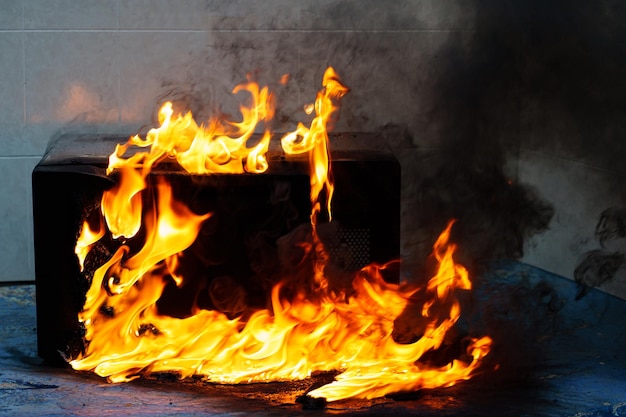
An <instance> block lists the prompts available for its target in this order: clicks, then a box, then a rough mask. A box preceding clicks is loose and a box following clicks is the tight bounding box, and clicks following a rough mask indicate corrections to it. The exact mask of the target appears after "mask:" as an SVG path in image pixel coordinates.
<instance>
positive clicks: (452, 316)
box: [70, 68, 491, 401]
mask: <svg viewBox="0 0 626 417" xmlns="http://www.w3.org/2000/svg"><path fill="white" fill-rule="evenodd" d="M285 81H286V79H285ZM239 91H247V92H249V93H250V95H251V96H252V101H251V104H250V106H248V107H241V109H240V110H241V114H242V121H241V122H236V123H235V122H226V121H222V120H219V119H212V120H211V121H210V122H209V123H208V125H207V126H208V127H203V126H198V125H197V124H196V123H195V121H193V119H192V117H191V114H190V113H187V114H186V115H184V116H174V112H173V109H172V105H171V104H170V103H166V104H165V105H164V106H163V107H162V109H161V111H160V114H159V122H160V123H161V126H160V127H158V128H156V129H152V130H150V131H149V132H148V134H147V136H146V138H145V139H142V138H140V137H139V136H133V137H132V138H130V139H129V141H128V142H127V143H126V144H124V145H118V146H117V147H116V150H115V152H114V153H113V154H112V155H111V157H110V160H109V168H108V173H112V172H114V171H115V172H116V173H117V174H118V175H119V178H118V181H117V184H116V185H115V186H114V187H113V188H111V189H110V190H107V191H106V192H105V193H104V194H103V198H102V204H101V206H102V214H103V219H104V220H103V223H104V224H106V229H107V230H108V232H109V233H110V234H111V236H112V237H113V238H119V237H124V238H126V239H131V238H133V237H135V239H137V237H136V236H137V235H138V231H139V230H143V233H142V234H141V235H142V237H141V239H143V242H142V243H143V246H141V248H140V249H139V250H135V251H133V250H131V248H130V246H129V245H128V244H127V243H126V241H122V242H120V246H119V247H118V249H117V250H116V252H115V253H114V254H113V256H112V257H111V258H110V259H109V260H108V261H106V262H104V264H103V265H101V266H100V267H99V268H97V269H96V271H95V272H94V274H93V279H92V282H91V285H90V288H89V290H88V291H87V294H86V301H85V304H84V307H83V310H82V311H81V313H80V314H79V320H80V322H81V323H82V324H83V325H84V327H85V331H86V334H85V340H86V341H87V343H86V346H85V351H84V353H82V354H81V355H79V357H77V358H75V359H74V360H71V361H70V364H71V366H72V367H73V368H74V369H77V370H93V371H94V372H96V373H97V374H98V375H101V376H104V377H107V378H108V379H109V380H110V381H112V382H123V381H129V380H132V379H135V378H137V377H139V376H140V375H142V374H148V373H151V372H162V371H168V372H177V373H178V374H179V375H180V376H181V377H188V376H192V375H199V376H202V377H203V378H204V379H205V380H207V381H213V382H220V383H242V382H243V383H249V382H260V381H272V380H294V379H303V378H307V377H309V376H310V375H311V374H312V373H313V372H316V371H330V370H338V371H340V372H341V373H340V374H339V375H338V376H337V378H336V381H335V382H333V383H331V384H328V385H325V386H322V387H320V388H318V389H316V390H314V391H312V392H310V393H309V395H311V396H314V397H325V398H327V399H328V400H329V401H335V400H339V399H342V398H374V397H377V396H381V395H385V394H388V393H391V392H397V391H406V390H416V389H420V388H433V387H439V386H450V385H453V384H455V383H457V382H459V381H462V380H465V379H468V378H469V377H470V376H471V374H472V373H473V372H474V370H475V369H476V368H477V367H478V366H479V364H480V362H481V360H482V358H483V357H484V356H485V355H486V354H487V353H488V352H489V348H490V345H491V340H490V339H489V338H487V337H485V338H482V339H475V340H473V341H472V343H471V344H470V347H469V349H468V358H471V359H469V360H467V361H461V360H456V359H455V360H452V361H451V362H450V363H449V364H448V365H446V366H443V367H432V366H428V365H427V364H426V363H422V362H420V359H421V358H422V356H423V355H424V354H425V353H427V352H429V351H432V350H436V349H438V348H439V347H440V346H441V344H442V343H443V341H444V337H445V335H446V332H447V331H448V330H449V329H450V328H451V327H452V326H453V325H454V324H455V323H456V322H457V320H458V318H459V316H460V313H461V311H460V304H459V302H458V301H457V300H456V298H455V297H454V294H455V291H457V290H469V289H470V288H471V282H470V281H469V279H468V274H467V271H466V270H465V268H463V267H462V266H460V265H458V264H455V262H454V259H453V257H454V252H455V249H456V248H455V246H454V244H452V243H449V237H450V231H451V228H452V224H453V222H450V224H449V225H448V227H447V228H446V229H445V230H444V231H443V233H442V234H441V236H440V237H439V239H438V240H437V242H436V243H435V245H434V248H433V255H434V257H435V259H436V260H437V261H438V263H439V267H438V270H437V273H436V274H435V276H434V277H432V278H431V279H430V281H429V282H428V284H427V285H426V286H425V287H424V288H409V287H404V286H400V285H397V284H391V283H387V282H385V280H384V279H383V278H382V273H381V270H382V269H383V268H384V267H381V266H377V265H370V266H368V267H365V268H363V269H362V270H361V271H360V272H359V273H358V274H356V275H355V277H354V280H353V282H352V291H351V292H350V293H349V294H347V293H343V292H341V293H337V292H333V291H330V290H329V288H328V285H327V278H326V276H325V273H326V263H327V258H328V255H327V254H326V251H325V248H324V245H323V244H322V242H321V240H320V239H319V237H318V236H317V231H316V225H317V218H318V214H319V213H320V210H321V208H320V200H321V199H322V197H323V198H324V199H325V201H324V202H325V204H326V210H327V212H328V217H329V218H330V217H331V200H332V195H333V190H334V184H333V181H332V175H331V172H330V159H329V150H328V143H327V142H328V131H329V126H330V124H331V123H332V120H333V117H335V115H336V112H337V109H338V102H339V99H340V98H341V97H342V96H343V95H345V94H346V93H347V92H348V89H347V88H346V87H345V86H343V84H341V82H340V80H339V77H338V76H337V74H336V73H335V72H334V70H333V69H332V68H329V69H327V70H326V72H325V74H324V79H323V89H322V90H321V91H320V92H319V94H318V95H317V99H316V101H315V105H314V110H315V118H314V119H313V121H312V123H311V126H310V127H308V128H307V127H305V126H304V125H303V124H299V125H298V127H297V129H296V131H294V132H292V133H289V134H286V135H284V136H283V137H282V139H281V143H282V146H283V149H284V151H285V152H286V153H287V154H288V155H290V154H298V153H305V152H306V153H308V158H309V163H310V170H311V172H310V183H311V204H312V212H311V217H310V219H311V226H312V232H311V236H310V241H307V242H302V244H301V247H302V248H303V249H304V250H305V251H307V253H309V254H310V256H311V257H312V259H313V260H314V265H313V266H314V270H313V274H314V275H313V278H314V282H315V284H316V285H315V286H314V287H313V288H312V291H304V290H293V288H289V289H287V288H286V285H287V281H285V280H283V281H280V282H279V283H278V284H276V285H275V286H274V287H273V288H272V291H271V297H270V298H271V299H270V300H269V305H270V307H268V308H267V309H260V310H257V311H254V312H250V314H249V315H247V316H245V317H246V319H244V318H243V317H244V316H243V315H242V316H239V317H237V318H234V319H232V318H229V317H227V316H226V315H225V314H223V313H221V312H218V311H213V310H206V309H201V308H199V307H197V306H195V307H194V308H193V309H192V314H191V315H189V316H188V317H183V318H178V317H171V316H168V315H164V314H162V313H161V312H160V311H159V308H158V307H157V302H158V301H159V300H160V298H161V295H162V294H163V291H164V289H165V287H166V286H167V285H168V283H170V282H172V281H173V282H174V283H175V284H176V285H177V286H179V287H180V286H183V285H184V282H185V277H184V276H183V275H181V274H180V273H179V271H178V265H179V260H180V258H181V256H184V255H182V254H183V252H184V251H185V250H186V249H187V248H188V247H189V246H190V245H192V244H193V242H194V241H195V240H196V238H197V235H198V233H199V231H200V228H201V227H202V224H203V223H204V222H205V221H207V219H209V218H210V213H209V214H203V215H198V214H195V213H193V212H192V211H191V210H190V209H189V208H187V207H186V206H185V205H184V204H183V203H182V202H179V201H176V200H175V199H174V198H173V195H172V190H171V186H170V185H169V184H167V182H165V180H164V179H163V178H160V177H157V181H156V185H152V181H148V180H147V176H148V174H149V173H150V170H151V168H152V167H153V166H154V165H155V164H157V163H159V162H160V161H162V160H163V159H166V158H169V159H172V160H176V161H177V163H178V164H179V165H180V166H181V167H183V168H184V169H185V170H187V171H189V172H191V173H196V174H209V173H242V172H250V173H258V172H264V171H265V170H266V169H267V168H268V166H267V160H266V158H265V153H266V152H267V149H268V147H269V142H270V140H271V134H270V132H269V131H267V130H266V131H265V133H264V134H263V135H262V137H261V139H260V140H259V141H258V142H257V143H256V144H255V145H253V146H248V141H249V139H250V138H251V137H252V134H253V133H254V131H255V129H256V126H257V125H258V124H259V123H263V124H265V123H267V122H269V120H270V119H271V117H272V115H273V104H272V103H273V100H272V96H271V94H270V93H269V91H268V90H267V88H263V89H260V88H259V87H258V85H256V84H255V83H252V82H248V83H245V84H242V85H240V86H238V87H236V88H235V89H234V91H233V92H234V93H237V92H239ZM131 148H139V149H142V148H149V149H148V150H147V151H138V150H137V149H135V152H134V153H132V154H130V155H128V156H126V154H127V152H128V151H129V150H130V149H131ZM147 191H150V192H147ZM152 199H156V200H155V201H152ZM144 203H145V206H144ZM104 234H105V227H101V230H100V231H99V232H98V233H94V232H92V231H91V230H90V229H89V226H88V225H87V224H85V225H84V226H83V230H82V231H81V235H80V237H79V239H78V242H77V246H76V252H77V256H78V257H79V261H80V263H81V265H82V264H83V261H84V259H85V257H86V256H87V255H88V251H89V248H90V247H91V246H92V245H93V243H95V242H96V241H97V240H98V239H100V238H101V237H102V236H103V235H104ZM416 294H420V295H421V298H420V299H423V300H425V301H424V304H423V307H422V316H423V317H419V318H416V319H420V320H422V319H425V320H426V325H425V326H424V332H423V335H422V337H421V338H419V339H418V340H417V341H415V342H414V343H410V344H401V343H398V342H396V341H395V340H394V339H393V337H392V333H393V330H394V321H395V320H396V318H398V317H399V316H400V314H402V313H403V312H404V311H405V309H406V307H407V305H408V303H409V302H411V300H412V298H413V297H414V296H415V295H416Z"/></svg>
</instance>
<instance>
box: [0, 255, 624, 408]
mask: <svg viewBox="0 0 626 417" xmlns="http://www.w3.org/2000/svg"><path fill="white" fill-rule="evenodd" d="M576 293H577V288H576V283H574V282H573V281H570V280H566V279H563V278H561V277H557V276H554V275H552V274H549V273H546V272H545V271H541V270H539V269H535V268H532V267H530V266H527V265H523V264H517V263H501V264H496V265H494V266H493V267H492V269H491V270H490V271H489V272H487V273H485V274H483V276H481V277H479V279H478V285H477V290H476V293H475V298H476V300H477V301H480V303H476V304H474V305H473V309H472V314H470V315H469V316H468V317H467V320H466V321H465V322H464V323H463V326H464V327H468V328H473V327H476V326H479V325H482V324H481V322H479V321H478V317H479V316H483V317H487V320H486V324H485V326H487V327H490V328H496V327H498V328H500V329H501V330H500V334H498V332H495V333H494V334H493V335H494V339H495V342H496V344H495V345H494V349H495V350H496V351H495V352H493V353H494V354H495V355H500V356H498V358H499V359H502V358H503V357H506V355H507V352H498V351H497V346H502V345H504V343H503V341H502V340H501V339H502V338H505V337H507V336H509V337H510V336H515V334H514V333H517V336H515V338H514V339H515V343H518V344H519V343H523V345H524V346H517V349H518V353H519V355H518V356H517V358H518V359H524V360H526V362H525V363H524V364H521V366H519V367H517V368H516V369H513V365H514V364H510V363H507V362H506V361H503V362H502V367H501V369H500V370H499V371H498V372H496V373H493V374H491V375H488V374H484V375H479V376H477V378H476V379H474V380H472V381H471V382H470V383H468V384H461V385H459V386H456V387H451V388H445V389H439V390H424V391H420V392H417V393H413V394H410V395H404V396H403V395H397V396H392V397H387V398H381V399H377V400H372V401H365V400H348V401H340V402H336V403H332V404H330V405H329V406H328V407H329V408H330V410H328V411H331V412H332V413H334V414H339V415H352V414H354V415H360V416H363V415H365V416H372V415H382V414H387V415H389V414H392V413H393V414H402V415H420V416H435V415H437V416H440V415H442V413H443V415H447V416H462V415H485V416H489V415H493V416H504V417H508V416H510V417H513V416H519V415H522V414H527V415H533V416H574V415H580V416H583V415H584V416H626V380H625V379H624V375H626V356H625V353H624V351H623V349H622V347H623V346H624V345H625V343H626V332H625V331H624V328H626V327H625V326H626V322H625V320H626V319H625V318H626V301H624V300H620V299H617V298H615V297H612V296H610V295H607V294H605V293H602V292H600V291H598V290H591V291H589V293H588V294H587V295H586V296H585V297H584V298H582V299H581V300H579V301H575V297H576ZM0 322H1V323H2V326H0V335H1V337H0V352H2V354H1V355H0V369H2V371H1V372H0V404H1V405H0V412H1V413H2V414H6V415H12V416H18V417H19V416H31V415H74V414H76V415H93V416H96V415H98V416H102V415H119V414H127V415H150V416H165V415H174V414H176V415H183V416H190V415H207V414H208V415H210V414H211V413H217V414H219V413H222V414H227V413H238V412H240V413H245V414H246V415H251V416H258V417H261V416H276V415H284V414H286V413H297V412H298V411H299V410H300V409H301V408H302V404H299V403H297V402H296V400H297V398H298V397H299V396H301V395H302V394H303V393H305V392H306V391H307V390H309V389H310V388H311V387H312V386H313V385H314V384H315V383H316V382H317V383H320V382H324V381H325V379H328V378H332V375H330V374H325V375H316V376H314V377H313V378H311V379H308V380H304V381H299V382H290V383H268V384H249V385H236V386H230V385H226V386H221V385H213V384H208V385H207V384H205V383H199V382H195V381H193V380H191V381H188V382H183V383H181V382H180V381H172V378H171V376H169V377H168V376H167V375H156V376H153V377H152V378H150V379H149V380H143V381H141V382H138V381H135V382H133V383H131V384H121V385H110V384H106V383H104V382H103V381H102V380H101V379H100V378H99V377H95V376H93V375H90V374H84V373H80V374H79V373H72V372H67V370H63V369H57V368H48V367H45V366H43V365H42V362H41V360H40V359H39V358H37V356H36V333H35V326H36V324H35V304H34V286H32V285H24V286H10V287H0ZM533 329H535V330H534V331H536V333H534V334H533V333H532V332H533ZM522 336H523V337H522ZM498 342H501V343H499V344H498ZM573 347H574V348H573ZM522 348H525V349H522ZM531 349H532V354H528V351H529V350H531ZM521 371H523V372H524V373H523V374H522V373H521ZM496 382H497V383H496Z"/></svg>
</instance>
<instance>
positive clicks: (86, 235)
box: [74, 221, 106, 272]
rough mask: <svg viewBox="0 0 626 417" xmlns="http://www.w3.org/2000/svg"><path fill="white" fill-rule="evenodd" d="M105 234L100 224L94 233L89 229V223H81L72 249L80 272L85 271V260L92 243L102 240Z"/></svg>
mask: <svg viewBox="0 0 626 417" xmlns="http://www.w3.org/2000/svg"><path fill="white" fill-rule="evenodd" d="M105 233H106V232H105V230H104V227H103V225H102V224H100V227H99V228H98V230H96V231H94V230H92V229H91V226H90V225H89V222H87V221H84V222H83V226H82V228H81V230H80V235H79V236H78V240H77V241H76V247H75V248H74V253H76V257H77V258H78V263H79V265H80V270H81V272H82V271H83V269H85V258H86V257H87V255H88V254H89V251H90V250H91V247H92V246H93V244H94V243H96V242H97V241H99V240H100V239H102V237H104V235H105Z"/></svg>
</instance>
